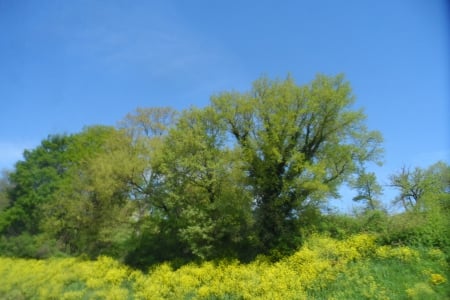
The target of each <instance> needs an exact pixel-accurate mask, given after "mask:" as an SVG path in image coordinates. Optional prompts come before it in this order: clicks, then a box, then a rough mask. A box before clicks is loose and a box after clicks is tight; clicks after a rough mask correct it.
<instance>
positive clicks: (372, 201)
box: [350, 170, 383, 210]
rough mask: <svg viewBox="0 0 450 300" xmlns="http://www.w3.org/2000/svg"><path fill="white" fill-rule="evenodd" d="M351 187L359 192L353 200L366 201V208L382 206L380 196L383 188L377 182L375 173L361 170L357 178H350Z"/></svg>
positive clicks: (373, 208)
mask: <svg viewBox="0 0 450 300" xmlns="http://www.w3.org/2000/svg"><path fill="white" fill-rule="evenodd" d="M350 187H351V188H353V189H355V190H356V192H357V193H358V194H357V195H356V196H355V197H354V198H353V201H356V202H365V205H366V210H377V209H380V208H381V203H380V200H379V197H380V196H381V195H382V194H383V189H382V187H381V185H380V184H379V183H378V182H377V178H376V175H375V173H373V172H366V171H365V170H361V171H360V172H358V174H357V177H356V178H354V179H352V180H350Z"/></svg>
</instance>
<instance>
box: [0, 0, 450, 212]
mask: <svg viewBox="0 0 450 300" xmlns="http://www.w3.org/2000/svg"><path fill="white" fill-rule="evenodd" d="M448 6H449V5H448V4H447V1H445V0H443V1H440V0H430V1H422V0H408V1H406V0H404V1H403V0H398V1H387V0H380V1H364V0H348V1H331V0H330V1H326V0H316V1H313V0H311V1H275V0H273V1H264V0H263V1H237V0H230V1H206V0H205V1H196V0H194V1H162V0H161V1H106V0H105V1H95V0H92V1H83V0H79V1H46V0H39V1H38V0H35V1H26V0H22V1H7V0H0V104H1V108H0V169H2V168H11V167H12V166H13V165H14V162H16V161H17V160H19V159H20V158H21V153H22V151H23V150H24V149H25V148H34V147H36V146H37V145H38V144H39V143H40V141H41V140H42V139H44V138H46V137H47V136H48V135H49V134H55V133H74V132H79V131H80V130H82V128H83V127H84V126H86V125H94V124H106V125H115V124H116V122H117V121H119V120H120V119H121V118H123V117H124V116H125V114H127V113H128V112H130V111H132V110H134V109H135V108H136V107H138V106H140V107H151V106H161V105H170V106H173V107H175V108H178V109H183V108H186V107H189V106H191V105H196V106H203V105H206V104H207V103H208V101H209V97H210V96H211V95H212V94H214V93H218V92H220V91H225V90H238V91H245V90H248V89H249V88H250V86H251V83H252V82H253V81H254V80H255V79H257V78H258V77H260V76H261V75H267V76H269V77H273V78H275V77H278V78H284V77H285V76H286V75H287V73H288V72H289V73H291V74H292V75H293V77H294V78H295V79H296V81H297V82H298V83H299V84H304V83H308V82H309V81H311V80H312V79H313V78H314V76H315V75H316V74H317V73H325V74H328V75H335V74H337V73H345V74H346V77H347V79H348V80H349V81H350V82H351V85H352V87H353V91H354V93H355V96H356V98H357V106H358V107H363V108H364V109H365V112H366V114H367V116H368V120H367V123H368V125H369V127H370V128H371V129H376V130H379V131H381V132H382V134H383V136H384V138H385V142H384V148H385V159H384V160H385V164H384V166H383V167H382V168H378V169H376V171H377V173H378V175H379V179H380V181H381V182H382V183H387V176H388V175H389V174H392V173H393V172H395V171H396V170H398V169H399V168H400V167H401V166H402V165H407V166H411V167H413V166H422V167H425V166H428V165H430V164H431V163H434V162H436V161H438V160H446V161H447V162H449V161H450V152H449V150H450V134H449V131H450V130H449V129H450V121H449V120H450V118H449V116H450V115H449V114H450V85H449V83H450V32H449V31H450V21H449V18H450V17H449V14H448V13H447V11H448V10H449V7H448ZM390 197H392V193H390V192H389V191H387V193H386V195H385V200H386V201H389V200H391V199H390ZM351 205H352V203H351V201H349V202H347V203H346V204H344V207H345V208H347V209H349V208H350V207H351Z"/></svg>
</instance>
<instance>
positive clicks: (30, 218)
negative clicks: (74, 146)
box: [0, 135, 72, 235]
mask: <svg viewBox="0 0 450 300" xmlns="http://www.w3.org/2000/svg"><path fill="white" fill-rule="evenodd" d="M71 140H72V137H70V136H65V135H52V136H49V137H48V138H47V139H45V140H43V141H42V143H41V145H39V146H38V147H36V148H35V149H33V150H25V152H24V160H23V161H19V162H17V163H16V165H15V170H14V171H12V172H11V174H10V175H9V180H10V183H11V185H12V188H11V189H9V192H8V197H9V201H10V203H9V206H8V207H7V208H6V209H5V210H4V211H2V212H1V213H0V232H2V233H4V234H7V235H19V234H21V233H23V232H29V233H31V234H36V233H39V232H40V222H41V220H42V214H43V211H42V206H43V204H45V203H49V202H52V201H53V200H54V196H55V191H56V190H57V189H58V187H59V185H60V184H61V183H62V182H63V181H64V178H65V177H66V174H67V170H68V169H69V168H70V166H71V165H72V162H71V160H70V159H69V158H68V155H67V148H68V145H69V144H70V142H71Z"/></svg>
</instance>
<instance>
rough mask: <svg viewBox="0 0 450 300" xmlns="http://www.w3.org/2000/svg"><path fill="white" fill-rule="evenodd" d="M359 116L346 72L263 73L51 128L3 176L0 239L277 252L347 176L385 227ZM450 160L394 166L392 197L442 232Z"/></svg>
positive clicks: (126, 248) (169, 251)
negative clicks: (67, 129) (301, 78)
mask: <svg viewBox="0 0 450 300" xmlns="http://www.w3.org/2000/svg"><path fill="white" fill-rule="evenodd" d="M365 122H366V116H365V114H364V112H363V111H362V110H361V109H358V108H356V107H355V97H354V95H353V93H352V91H351V87H350V84H349V82H348V81H346V80H345V78H344V76H343V75H337V76H325V75H318V76H317V77H316V78H315V79H314V80H313V81H312V82H310V83H308V84H305V85H298V84H296V83H295V81H294V79H293V78H292V77H290V76H288V77H287V78H285V79H282V80H280V79H276V80H272V79H269V78H266V77H262V78H260V79H258V80H257V81H255V82H254V84H253V86H252V88H251V89H250V90H249V91H246V92H222V93H218V94H216V95H214V96H212V97H211V102H210V104H209V105H206V106H205V107H202V108H195V107H191V108H189V109H185V110H182V111H176V110H175V109H172V108H170V107H150V108H138V109H136V110H135V111H134V112H132V113H129V114H127V115H126V116H125V118H124V119H123V120H122V121H120V122H118V125H117V126H116V127H112V126H91V127H86V128H85V129H83V130H82V131H81V132H79V133H75V134H70V135H51V136H49V137H48V138H46V139H44V140H43V141H42V143H41V145H39V146H38V147H36V148H35V149H32V150H26V151H25V152H24V157H23V160H21V161H19V162H17V164H16V165H15V168H14V170H11V171H9V172H7V173H5V174H4V175H3V177H2V178H1V180H0V234H1V236H2V240H0V253H1V252H2V251H3V252H5V251H6V250H2V249H6V248H8V247H9V248H8V249H13V250H11V251H12V252H14V251H15V253H18V251H17V250H14V249H16V248H17V243H22V244H23V241H27V240H28V239H29V237H31V239H32V241H33V243H35V244H36V245H42V241H47V242H48V243H50V244H52V245H56V246H55V247H56V248H57V249H58V251H62V252H64V253H66V254H70V255H79V254H87V255H89V256H97V255H99V254H103V253H107V254H112V255H115V256H118V257H121V258H122V259H124V260H125V261H126V262H128V263H129V264H132V265H135V266H147V265H149V264H151V263H154V262H160V261H164V260H172V261H173V260H180V261H184V260H205V259H214V258H220V257H237V258H240V259H243V260H248V259H251V258H252V257H255V256H256V255H258V254H269V255H271V256H273V257H277V255H278V254H277V253H281V254H283V253H287V252H289V251H292V250H294V249H296V248H297V247H298V246H299V245H300V244H301V242H302V239H303V238H304V235H305V232H307V231H308V230H313V229H312V228H316V229H320V228H322V229H323V228H326V227H327V226H331V227H332V225H326V223H327V222H330V221H329V220H331V218H329V217H327V216H326V214H323V211H322V208H323V207H324V205H325V204H327V202H328V200H329V199H330V198H337V197H339V189H340V187H341V186H342V185H343V184H345V183H346V184H348V186H349V187H350V188H352V189H354V190H356V192H357V195H356V197H355V198H354V200H355V201H362V202H364V203H365V205H366V212H369V211H370V212H373V214H370V218H372V219H373V218H378V219H379V220H378V221H377V223H374V224H375V225H374V224H369V225H370V226H369V225H367V224H366V225H367V226H366V225H364V226H365V227H364V228H377V229H380V226H385V225H383V224H387V223H386V222H384V223H383V222H382V221H380V220H381V219H380V218H383V216H384V214H377V213H376V212H377V211H381V209H382V206H381V204H380V201H379V200H380V199H379V197H380V195H381V194H382V186H381V185H380V184H379V183H378V182H377V179H376V176H375V173H374V172H370V171H368V170H369V166H371V165H372V164H373V163H380V161H381V159H382V152H383V149H382V147H381V143H382V137H381V134H380V133H379V132H377V131H372V130H370V129H369V128H367V126H366V123H365ZM448 174H449V172H448V166H447V165H446V164H445V163H438V164H436V165H434V166H432V167H430V168H429V169H426V170H425V169H420V168H417V169H414V170H413V171H410V170H409V169H406V168H404V169H402V170H401V172H399V173H398V174H394V175H393V176H392V177H391V184H392V185H393V186H395V187H396V188H398V189H399V196H398V198H397V200H396V203H401V204H403V206H404V209H405V210H406V211H407V212H408V213H413V212H414V213H422V215H421V216H423V213H425V214H427V215H426V216H425V217H424V218H425V219H426V220H431V219H433V220H441V221H440V222H441V223H439V224H437V223H436V224H437V225H436V224H435V225H433V226H434V227H430V228H433V230H435V231H436V230H440V231H439V232H444V231H445V230H444V229H443V228H445V224H447V223H448V220H447V219H446V218H445V217H444V212H448V209H449V205H448V190H449V181H448V178H449V176H448ZM431 212H433V214H434V215H433V216H439V218H436V217H433V218H432V217H431ZM383 213H384V212H383ZM368 215H369V214H368ZM400 219H401V218H399V220H400ZM342 220H344V219H342ZM342 220H341V221H342ZM369 221H370V220H369ZM369 221H368V222H369ZM333 222H336V221H333ZM370 222H372V221H370ZM402 222H403V221H402ZM427 222H428V221H427ZM446 222H447V223H446ZM324 224H325V225H324ZM333 224H334V225H336V226H338V225H337V223H333ZM403 224H405V222H403ZM427 224H429V222H428V223H427ZM324 226H325V227H324ZM339 226H340V225H339ZM386 226H387V225H386ZM347 227H348V228H347V229H346V230H348V229H349V228H350V227H351V226H347ZM423 228H425V227H423ZM436 228H437V229H436ZM414 230H415V229H414ZM430 230H431V229H430ZM332 232H335V233H337V232H339V230H338V229H336V230H334V229H333V231H332ZM386 232H387V231H386ZM398 236H399V235H398V234H397V233H395V232H393V233H390V237H389V239H390V240H394V239H396V238H397V237H398ZM387 239H388V238H387ZM2 247H3V248H2ZM41 248H42V247H41ZM27 249H28V248H27ZM27 249H25V250H26V251H22V252H21V253H30V251H29V250H27ZM39 251H40V252H42V251H43V250H39ZM44 252H45V251H44ZM31 256H32V255H31Z"/></svg>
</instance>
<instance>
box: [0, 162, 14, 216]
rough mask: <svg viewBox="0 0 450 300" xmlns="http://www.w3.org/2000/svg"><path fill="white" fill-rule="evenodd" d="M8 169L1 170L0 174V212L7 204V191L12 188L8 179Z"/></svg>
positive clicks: (8, 200) (8, 201)
mask: <svg viewBox="0 0 450 300" xmlns="http://www.w3.org/2000/svg"><path fill="white" fill-rule="evenodd" d="M9 173H10V172H9V171H7V170H3V171H2V172H1V175H0V212H1V211H2V210H4V209H6V208H7V207H8V206H9V203H10V199H9V195H8V194H9V191H10V190H11V189H12V183H11V182H10V179H9Z"/></svg>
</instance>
